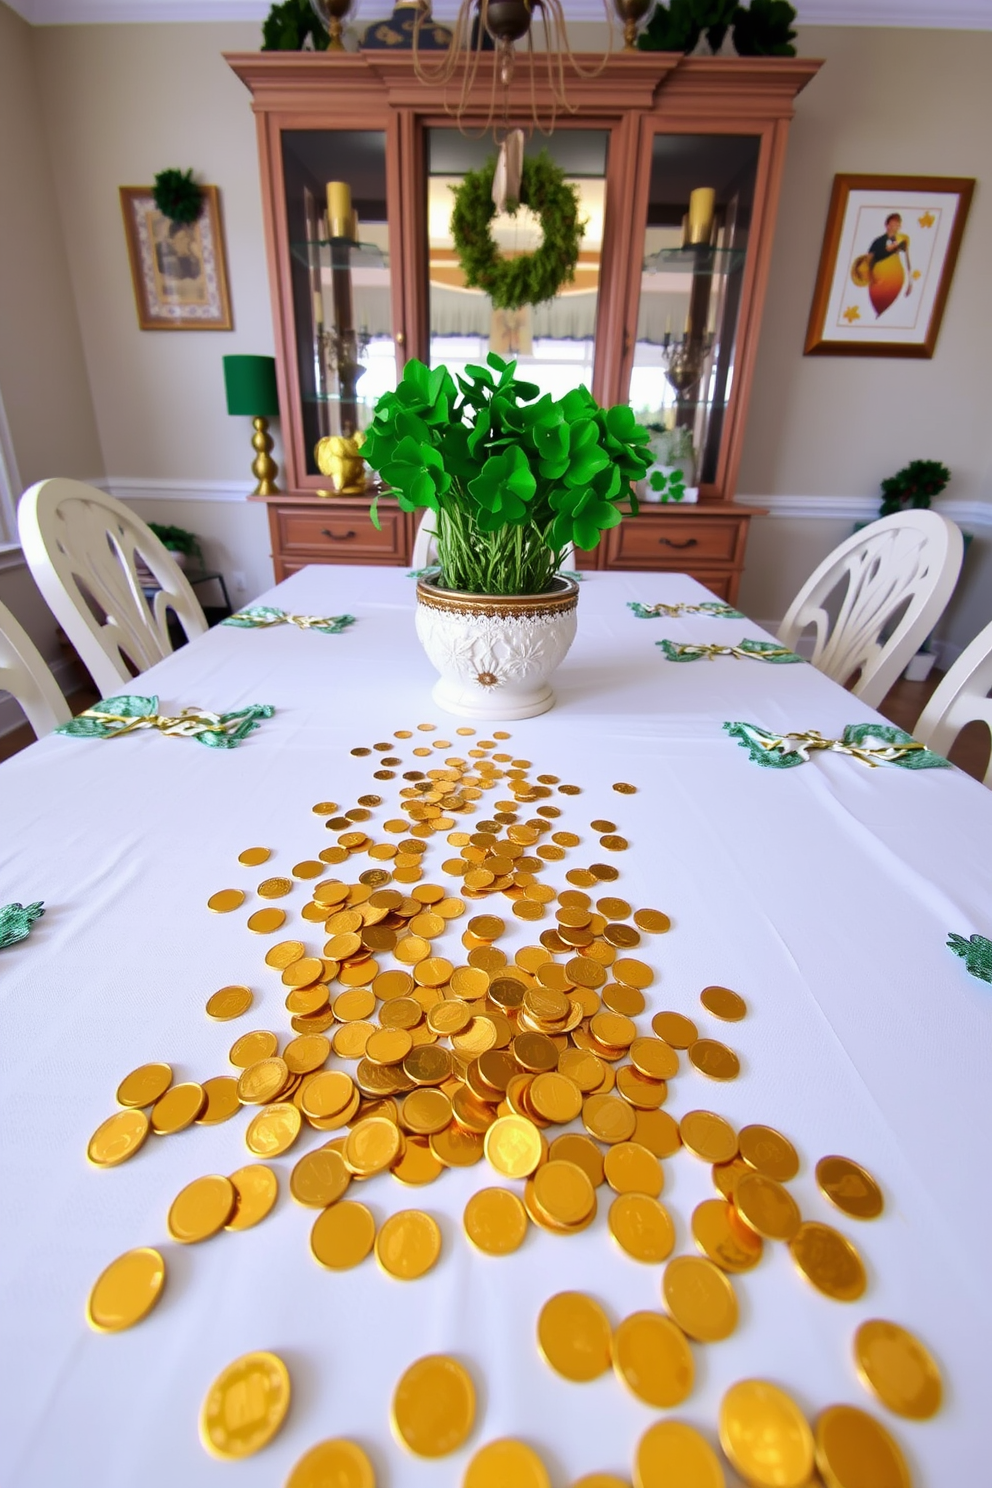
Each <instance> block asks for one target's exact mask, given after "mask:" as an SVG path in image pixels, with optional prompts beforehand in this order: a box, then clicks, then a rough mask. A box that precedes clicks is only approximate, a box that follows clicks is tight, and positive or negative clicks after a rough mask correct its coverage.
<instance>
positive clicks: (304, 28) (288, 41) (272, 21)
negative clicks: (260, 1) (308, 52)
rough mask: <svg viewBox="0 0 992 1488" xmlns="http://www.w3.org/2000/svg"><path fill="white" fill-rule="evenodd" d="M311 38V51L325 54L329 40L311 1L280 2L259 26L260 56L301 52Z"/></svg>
mask: <svg viewBox="0 0 992 1488" xmlns="http://www.w3.org/2000/svg"><path fill="white" fill-rule="evenodd" d="M308 37H309V38H310V41H311V42H312V44H313V48H314V51H317V52H325V51H326V50H327V46H328V43H329V41H330V37H329V36H328V34H327V32H326V31H325V30H324V28H323V26H322V25H321V24H320V22H319V21H318V19H317V17H316V16H315V15H314V13H313V10H312V9H311V6H310V0H283V3H282V4H275V5H273V7H272V9H271V10H270V11H269V13H268V15H267V16H266V17H265V20H264V21H263V22H262V51H263V52H301V51H302V50H303V44H304V42H305V41H306V40H307V38H308Z"/></svg>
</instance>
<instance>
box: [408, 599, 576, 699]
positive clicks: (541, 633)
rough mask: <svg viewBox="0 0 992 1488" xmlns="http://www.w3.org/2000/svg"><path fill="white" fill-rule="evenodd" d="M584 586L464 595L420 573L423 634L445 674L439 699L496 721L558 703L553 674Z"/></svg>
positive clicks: (438, 690) (572, 626) (419, 609)
mask: <svg viewBox="0 0 992 1488" xmlns="http://www.w3.org/2000/svg"><path fill="white" fill-rule="evenodd" d="M577 603H578V585H577V584H576V583H575V581H574V580H573V579H563V578H560V577H559V578H557V579H555V580H554V583H553V585H552V588H551V589H550V590H548V591H547V593H545V594H530V595H526V594H511V595H488V594H464V593H459V592H458V591H457V590H451V589H445V588H444V586H443V585H440V584H435V583H432V582H431V581H430V580H429V579H420V580H419V581H418V584H417V634H418V636H419V637H420V640H421V642H422V643H423V647H424V650H425V651H426V652H427V655H428V657H429V658H430V660H431V661H432V662H433V664H434V666H435V667H436V668H437V670H438V671H439V672H440V673H441V680H440V681H439V682H437V683H436V684H435V686H434V691H433V697H434V701H435V702H436V703H437V704H438V706H439V707H441V708H444V710H445V711H446V712H448V713H457V714H458V715H460V716H461V717H462V718H475V719H480V720H486V721H492V722H493V723H497V722H500V721H503V720H511V719H515V718H533V717H534V716H535V715H536V714H538V713H546V712H547V711H548V709H549V708H552V707H554V702H555V695H554V692H553V691H552V689H551V687H550V685H549V681H548V679H549V678H550V676H551V675H552V673H553V672H554V670H555V668H556V667H557V666H558V665H559V663H560V662H562V661H563V660H564V659H565V655H566V653H567V652H568V648H569V647H570V646H571V644H572V641H573V639H574V638H575V620H576V605H577Z"/></svg>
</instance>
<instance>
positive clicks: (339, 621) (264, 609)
mask: <svg viewBox="0 0 992 1488" xmlns="http://www.w3.org/2000/svg"><path fill="white" fill-rule="evenodd" d="M354 623H355V617H354V615H291V614H289V612H288V611H287V610H276V609H272V608H271V607H270V606H269V605H255V606H254V607H253V608H251V609H247V610H239V611H238V613H237V614H236V615H228V617H227V619H226V620H222V621H221V624H222V625H238V626H240V627H241V628H242V629H244V630H259V629H263V630H267V629H269V628H270V627H271V626H273V625H295V626H297V627H298V628H299V629H300V630H317V631H319V632H320V634H321V635H340V634H341V632H342V631H343V630H347V629H348V626H349V625H354Z"/></svg>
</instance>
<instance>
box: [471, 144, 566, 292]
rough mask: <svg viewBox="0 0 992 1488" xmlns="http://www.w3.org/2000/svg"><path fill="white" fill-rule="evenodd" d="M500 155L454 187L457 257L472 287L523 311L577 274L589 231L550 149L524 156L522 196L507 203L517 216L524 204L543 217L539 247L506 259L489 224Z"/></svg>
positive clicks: (555, 290)
mask: <svg viewBox="0 0 992 1488" xmlns="http://www.w3.org/2000/svg"><path fill="white" fill-rule="evenodd" d="M495 171H496V157H495V156H492V157H491V158H490V159H489V160H487V161H486V164H485V165H484V166H483V167H482V169H481V170H477V171H467V172H466V173H465V176H464V178H463V180H462V183H461V185H460V186H458V187H452V190H453V192H454V195H455V205H454V208H453V210H452V213H451V236H452V238H453V239H454V244H455V251H456V253H457V254H458V261H459V263H460V264H461V267H462V270H463V272H464V274H465V283H466V284H467V285H468V287H469V288H470V289H482V290H484V291H485V292H486V294H487V295H488V296H489V298H490V299H491V300H492V302H493V305H494V306H495V308H496V309H497V310H519V309H520V307H521V305H540V304H542V303H543V302H544V301H545V300H553V299H554V297H555V295H556V294H557V293H558V291H559V290H560V289H561V287H562V285H563V284H570V283H571V281H572V279H573V278H574V277H575V266H576V264H577V263H578V261H579V247H580V244H581V242H582V235H583V233H584V232H585V227H584V225H583V223H581V222H580V221H579V198H578V193H577V192H576V190H575V187H574V186H570V185H569V184H568V182H567V181H566V180H565V174H564V172H563V171H562V170H560V169H559V168H558V166H557V165H555V163H554V161H553V160H552V159H551V158H550V156H549V155H548V153H547V151H545V150H542V151H541V153H540V155H538V156H537V158H536V159H534V160H524V163H523V169H522V171H521V175H520V200H519V202H507V211H508V212H509V213H510V215H511V216H516V213H517V210H518V208H519V207H520V206H525V207H529V208H530V209H531V211H532V212H534V213H536V215H537V216H538V217H539V218H540V219H541V231H542V234H543V238H542V242H541V246H540V247H539V248H537V249H535V251H534V252H533V253H524V254H521V255H520V257H519V258H504V257H503V255H502V253H501V252H500V250H499V248H498V246H497V245H496V242H495V240H494V239H493V235H492V232H491V231H490V223H491V222H492V220H493V218H494V217H495V215H496V207H495V204H494V202H493V177H494V174H495Z"/></svg>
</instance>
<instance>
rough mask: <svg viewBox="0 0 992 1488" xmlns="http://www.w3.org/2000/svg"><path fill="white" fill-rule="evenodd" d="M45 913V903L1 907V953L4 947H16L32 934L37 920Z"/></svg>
mask: <svg viewBox="0 0 992 1488" xmlns="http://www.w3.org/2000/svg"><path fill="white" fill-rule="evenodd" d="M44 913H45V906H44V902H43V901H42V900H41V899H39V900H37V902H36V903H34V904H4V905H3V906H0V951H2V950H3V948H4V946H9V945H15V944H16V943H17V941H19V940H24V938H25V937H26V936H27V935H29V934H30V932H31V929H32V926H33V925H34V922H35V920H39V919H40V918H41V916H42V915H43V914H44Z"/></svg>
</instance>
